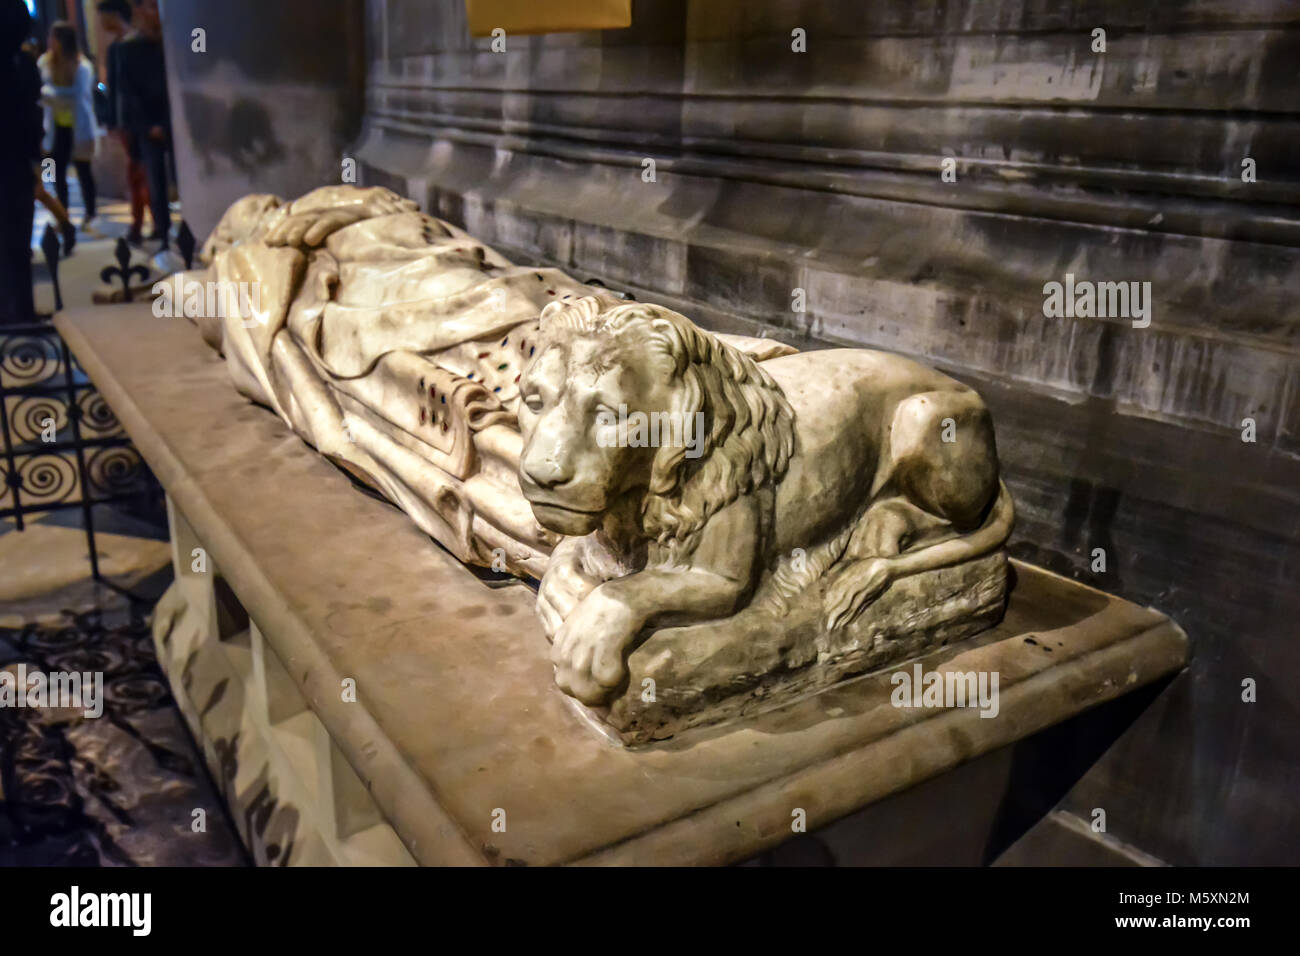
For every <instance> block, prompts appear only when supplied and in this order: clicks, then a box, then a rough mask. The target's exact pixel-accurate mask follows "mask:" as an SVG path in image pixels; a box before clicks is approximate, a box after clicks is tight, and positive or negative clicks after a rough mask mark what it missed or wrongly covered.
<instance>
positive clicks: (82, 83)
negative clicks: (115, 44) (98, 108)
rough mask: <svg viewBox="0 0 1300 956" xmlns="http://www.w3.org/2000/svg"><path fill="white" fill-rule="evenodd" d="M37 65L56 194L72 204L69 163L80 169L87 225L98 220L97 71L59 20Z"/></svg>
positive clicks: (74, 34) (68, 27)
mask: <svg viewBox="0 0 1300 956" xmlns="http://www.w3.org/2000/svg"><path fill="white" fill-rule="evenodd" d="M36 65H37V66H39V67H40V70H41V82H42V84H43V86H42V87H41V102H42V104H43V105H44V106H45V142H44V144H43V146H44V149H45V152H46V154H47V155H48V156H50V157H51V158H52V159H53V160H54V176H55V183H54V191H55V193H56V194H57V195H58V197H59V202H61V203H63V205H64V206H65V207H66V206H67V205H68V163H69V161H71V162H72V164H73V165H75V166H76V168H77V181H78V182H79V183H81V198H82V202H83V203H84V204H85V207H86V218H85V220H84V221H83V222H82V228H85V225H86V223H87V222H89V221H90V220H91V219H93V218H94V216H95V176H94V173H92V172H91V169H90V161H91V159H92V158H94V155H95V135H96V133H97V132H98V129H97V128H96V125H95V104H94V98H93V97H94V89H95V68H94V67H93V66H91V65H90V61H89V60H87V59H86V58H85V57H84V56H82V55H81V51H80V50H78V49H77V31H76V30H75V29H74V28H73V26H72V24H71V23H68V22H67V21H66V20H59V21H58V22H56V23H55V24H54V25H53V26H51V27H50V42H49V49H48V50H47V51H46V52H45V53H44V54H42V55H41V58H40V59H39V60H37V62H36Z"/></svg>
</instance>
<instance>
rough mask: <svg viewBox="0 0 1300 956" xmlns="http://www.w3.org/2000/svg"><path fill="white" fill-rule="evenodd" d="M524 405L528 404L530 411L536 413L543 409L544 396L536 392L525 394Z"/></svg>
mask: <svg viewBox="0 0 1300 956" xmlns="http://www.w3.org/2000/svg"><path fill="white" fill-rule="evenodd" d="M524 405H525V406H527V408H528V410H529V411H530V412H532V413H533V414H534V415H536V414H537V413H538V412H540V411H541V410H542V396H540V395H538V394H537V393H536V392H533V393H531V394H529V395H525V396H524Z"/></svg>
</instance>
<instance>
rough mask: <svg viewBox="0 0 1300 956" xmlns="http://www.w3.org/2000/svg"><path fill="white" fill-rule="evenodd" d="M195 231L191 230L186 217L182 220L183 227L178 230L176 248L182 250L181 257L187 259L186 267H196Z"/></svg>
mask: <svg viewBox="0 0 1300 956" xmlns="http://www.w3.org/2000/svg"><path fill="white" fill-rule="evenodd" d="M194 244H195V239H194V233H192V232H190V224H189V223H188V222H186V221H185V220H184V219H182V220H181V227H180V229H179V230H177V232H176V248H177V249H178V250H180V254H181V258H182V259H184V260H185V268H186V269H193V268H194Z"/></svg>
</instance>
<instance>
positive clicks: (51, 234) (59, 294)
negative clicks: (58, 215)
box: [41, 223, 63, 312]
mask: <svg viewBox="0 0 1300 956" xmlns="http://www.w3.org/2000/svg"><path fill="white" fill-rule="evenodd" d="M41 253H42V254H43V255H44V256H45V267H46V268H47V269H49V270H50V281H51V282H52V283H53V284H54V311H55V312H62V311H63V291H62V290H61V289H60V288H59V234H58V233H57V232H55V231H54V226H53V225H50V224H48V223H47V224H46V226H45V232H44V233H42V235H41Z"/></svg>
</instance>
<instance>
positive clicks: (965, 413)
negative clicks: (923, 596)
mask: <svg viewBox="0 0 1300 956" xmlns="http://www.w3.org/2000/svg"><path fill="white" fill-rule="evenodd" d="M888 455H889V461H888V465H887V467H886V468H885V469H883V470H882V483H881V484H882V490H883V491H884V493H887V494H891V495H893V496H892V497H890V498H887V499H885V500H883V501H878V502H876V503H873V504H872V506H871V507H870V508H869V509H868V510H867V512H866V514H865V516H864V518H863V521H862V522H861V524H860V527H859V529H858V531H857V532H855V534H854V537H853V539H852V540H851V542H850V545H849V548H848V549H847V552H846V555H845V557H846V559H847V560H846V563H845V566H844V567H843V568H841V569H840V570H839V571H838V572H837V573H836V574H835V577H834V578H833V579H832V581H831V583H830V587H829V588H828V589H827V592H826V600H825V610H826V623H827V627H829V628H832V629H833V628H837V627H842V626H843V625H845V624H847V623H849V622H850V621H852V620H853V618H855V617H857V615H858V614H859V613H861V611H862V609H863V608H864V607H866V606H867V605H868V604H870V603H871V602H872V601H874V600H875V599H876V598H877V597H879V596H880V594H882V593H883V592H884V590H885V589H886V588H887V587H889V585H890V582H892V581H894V580H896V579H897V578H900V577H905V576H907V575H910V574H916V573H919V572H921V571H928V570H932V569H934V568H939V567H944V566H946V565H949V564H956V563H959V562H960V561H962V560H966V559H968V558H970V557H975V556H978V555H980V554H983V553H986V551H987V550H988V549H990V548H992V547H996V546H998V545H1000V544H1001V542H1002V541H1003V540H1005V531H1003V530H1002V524H1003V523H1004V522H1003V521H1002V519H1003V518H1004V517H1005V515H1003V514H1001V513H999V515H998V520H997V521H995V522H993V526H992V527H989V528H987V529H984V530H983V533H982V534H981V533H979V532H978V531H977V529H980V528H981V524H982V521H983V519H984V517H985V515H987V514H988V512H989V505H990V503H991V502H992V501H993V500H994V499H995V498H997V497H998V491H999V483H998V465H997V450H996V447H995V446H994V442H993V425H992V421H991V420H990V418H989V413H988V409H987V408H985V407H984V403H983V401H981V400H980V397H979V396H978V395H976V394H975V393H974V392H972V391H969V390H967V389H954V390H951V391H934V392H922V393H919V394H916V395H911V396H909V397H908V398H905V399H903V400H902V401H901V402H899V403H898V406H897V408H896V409H895V410H894V417H893V421H892V423H891V427H890V437H889V451H888Z"/></svg>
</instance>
